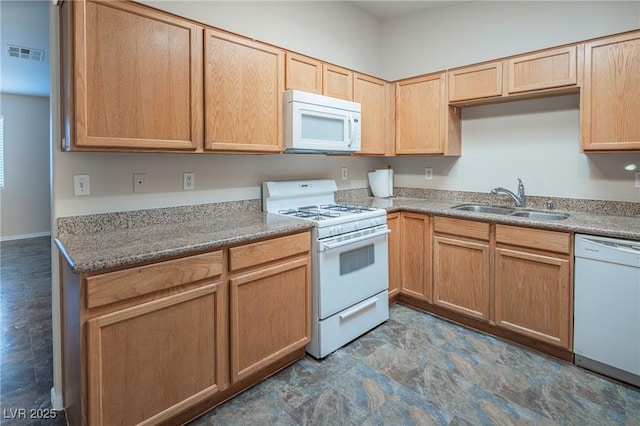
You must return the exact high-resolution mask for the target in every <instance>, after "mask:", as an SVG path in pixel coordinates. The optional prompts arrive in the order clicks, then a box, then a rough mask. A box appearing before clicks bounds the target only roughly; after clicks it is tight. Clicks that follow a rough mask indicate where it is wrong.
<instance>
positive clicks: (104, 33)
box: [61, 0, 203, 151]
mask: <svg viewBox="0 0 640 426" xmlns="http://www.w3.org/2000/svg"><path fill="white" fill-rule="evenodd" d="M61 29H62V32H61V63H62V77H63V81H64V83H63V94H62V98H63V102H64V107H63V110H64V111H63V121H64V122H63V129H64V133H65V147H64V148H65V149H67V150H89V151H105V150H107V151H108V150H120V151H122V150H136V151H140V150H146V151H159V150H162V151H175V150H182V151H196V150H202V133H203V132H202V129H203V121H202V120H203V106H202V97H203V91H202V73H203V65H202V34H203V28H202V27H200V26H198V25H195V24H193V23H192V22H190V21H187V20H183V19H180V18H178V17H176V16H174V15H170V14H167V13H163V12H160V11H157V10H155V9H151V8H149V7H146V6H143V5H139V4H136V3H130V2H113V1H105V2H100V1H93V0H87V1H74V2H64V3H63V7H62V8H61Z"/></svg>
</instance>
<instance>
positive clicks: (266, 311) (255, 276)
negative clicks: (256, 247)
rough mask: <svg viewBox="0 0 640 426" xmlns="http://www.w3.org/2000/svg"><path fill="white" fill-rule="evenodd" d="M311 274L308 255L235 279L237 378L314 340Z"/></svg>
mask: <svg viewBox="0 0 640 426" xmlns="http://www.w3.org/2000/svg"><path fill="white" fill-rule="evenodd" d="M310 277H311V262H310V260H309V258H308V257H304V258H301V259H295V260H291V261H286V262H283V263H280V264H277V265H274V266H270V267H266V268H260V269H257V270H254V271H251V272H247V273H245V274H241V275H238V276H234V277H232V278H231V279H230V284H231V299H230V300H231V354H232V356H231V379H232V381H233V382H236V381H238V380H241V379H243V378H245V377H247V376H249V375H251V374H252V373H254V372H256V371H258V370H260V369H261V368H263V367H265V366H266V365H268V364H269V363H270V362H272V361H274V360H276V359H278V358H280V357H282V356H283V355H286V354H287V353H289V352H290V351H293V350H296V349H300V348H303V347H304V346H305V345H306V344H307V343H309V338H310V332H311V322H310V316H309V315H307V313H308V312H310V307H311V287H310V286H309V283H310Z"/></svg>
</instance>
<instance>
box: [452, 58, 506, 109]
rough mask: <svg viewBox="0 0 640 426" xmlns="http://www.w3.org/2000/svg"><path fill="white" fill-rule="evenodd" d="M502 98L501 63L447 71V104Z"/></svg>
mask: <svg viewBox="0 0 640 426" xmlns="http://www.w3.org/2000/svg"><path fill="white" fill-rule="evenodd" d="M496 96H502V62H491V63H488V64H482V65H474V66H470V67H465V68H460V69H457V70H453V71H449V102H460V101H470V100H475V99H485V98H493V97H496Z"/></svg>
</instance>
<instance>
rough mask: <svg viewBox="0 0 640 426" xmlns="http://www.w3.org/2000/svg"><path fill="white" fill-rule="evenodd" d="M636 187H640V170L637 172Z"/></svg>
mask: <svg viewBox="0 0 640 426" xmlns="http://www.w3.org/2000/svg"><path fill="white" fill-rule="evenodd" d="M636 188H640V172H636Z"/></svg>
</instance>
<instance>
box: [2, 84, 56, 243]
mask: <svg viewBox="0 0 640 426" xmlns="http://www.w3.org/2000/svg"><path fill="white" fill-rule="evenodd" d="M0 114H1V115H2V116H3V117H4V183H5V185H4V187H3V188H2V189H0V238H1V239H2V240H9V239H19V238H29V237H36V236H42V235H48V234H49V233H50V232H51V227H50V223H51V208H50V203H51V196H50V190H49V188H50V185H49V180H50V175H49V137H50V135H49V98H48V97H47V98H43V97H36V96H23V95H12V94H7V93H2V94H0Z"/></svg>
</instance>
